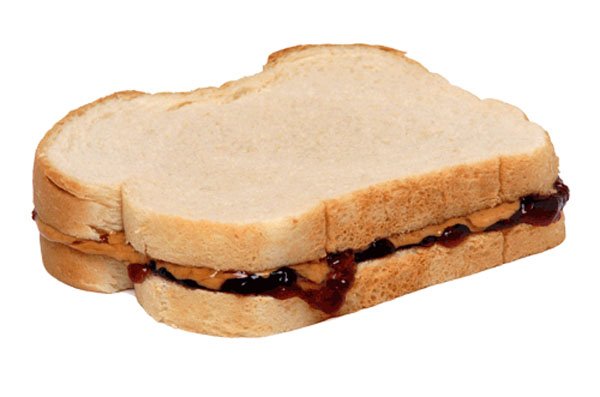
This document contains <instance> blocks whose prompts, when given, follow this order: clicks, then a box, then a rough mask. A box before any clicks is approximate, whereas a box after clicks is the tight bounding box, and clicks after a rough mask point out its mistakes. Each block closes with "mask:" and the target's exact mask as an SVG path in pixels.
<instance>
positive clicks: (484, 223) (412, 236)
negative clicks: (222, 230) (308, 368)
mask: <svg viewBox="0 0 600 397" xmlns="http://www.w3.org/2000/svg"><path fill="white" fill-rule="evenodd" d="M518 209H519V202H518V201H514V202H509V203H503V204H500V205H498V206H496V207H494V208H489V209H485V210H481V211H477V212H474V213H472V214H469V215H467V216H464V217H456V218H452V219H449V220H447V221H446V222H444V223H441V224H439V225H431V226H427V227H425V228H423V229H420V230H416V231H413V232H409V233H399V234H394V235H392V236H389V237H388V238H387V239H388V240H389V241H391V242H392V243H393V244H394V246H396V247H402V246H409V245H413V244H418V243H419V242H421V241H422V240H423V239H424V238H425V237H428V236H436V237H438V236H440V235H441V234H442V232H443V231H444V229H446V228H447V227H449V226H452V225H456V224H463V225H466V226H467V227H468V228H469V229H470V230H471V232H474V233H476V232H481V231H484V230H485V229H486V228H487V227H489V226H491V225H493V224H495V223H496V222H498V221H500V220H503V219H508V218H510V216H511V215H512V214H514V213H515V211H517V210H518ZM35 220H36V223H37V225H38V228H39V230H40V233H41V234H42V235H43V236H44V237H45V238H46V239H47V240H50V241H53V242H57V243H61V244H65V245H67V246H69V247H71V248H73V249H75V250H78V251H81V252H83V253H86V254H95V255H105V256H109V257H111V258H114V259H117V260H119V261H122V262H124V263H126V264H128V263H147V262H148V261H150V258H148V257H147V256H146V255H144V254H142V253H140V252H137V251H136V250H134V249H133V247H132V246H131V245H130V244H128V243H127V240H126V238H125V234H124V233H123V232H117V233H112V234H106V235H103V236H102V238H101V239H100V241H95V240H81V239H77V238H75V237H73V236H69V235H66V234H64V233H61V232H60V231H58V230H56V229H55V228H53V227H52V226H50V225H48V224H46V223H44V222H43V221H42V220H40V219H39V217H36V219H35ZM157 266H158V267H162V268H165V269H166V270H167V271H169V272H170V273H171V274H172V275H173V276H174V277H175V278H177V279H179V280H186V279H187V280H193V281H195V282H196V283H198V284H199V285H200V286H202V287H205V288H208V289H212V290H218V289H220V288H221V286H222V285H223V283H224V282H225V281H226V280H228V279H232V278H239V277H244V276H246V275H247V274H246V273H245V272H243V271H220V270H215V269H210V268H207V267H192V266H181V265H177V264H174V263H168V262H163V261H157ZM287 267H289V268H292V269H293V270H294V271H295V272H296V273H297V274H298V275H299V276H300V277H301V278H300V279H299V282H300V283H302V284H303V285H304V287H305V288H309V289H310V288H313V287H315V286H316V285H319V284H321V283H323V282H324V281H325V280H326V278H327V275H328V274H329V272H330V268H329V266H328V264H327V259H326V258H322V259H318V260H314V261H311V262H305V263H300V264H295V265H289V266H287ZM274 270H275V269H274ZM269 273H270V271H265V272H261V273H258V275H260V276H266V275H268V274H269Z"/></svg>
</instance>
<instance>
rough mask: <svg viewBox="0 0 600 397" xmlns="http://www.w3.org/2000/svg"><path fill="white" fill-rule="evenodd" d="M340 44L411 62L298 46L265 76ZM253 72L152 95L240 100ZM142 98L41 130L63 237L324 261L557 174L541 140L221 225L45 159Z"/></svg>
mask: <svg viewBox="0 0 600 397" xmlns="http://www.w3.org/2000/svg"><path fill="white" fill-rule="evenodd" d="M339 47H344V48H356V49H360V50H364V51H381V52H383V53H385V54H389V55H390V56H395V57H401V58H402V59H404V60H409V58H406V57H405V55H404V53H403V52H401V51H397V50H393V49H390V48H387V47H380V46H368V45H363V44H356V45H349V46H335V45H328V46H298V47H292V48H289V49H285V50H282V51H279V52H277V53H274V54H272V55H271V56H270V57H269V61H268V62H267V64H266V65H265V67H264V69H265V72H263V73H267V72H268V71H269V70H270V69H273V68H274V67H275V66H278V67H284V66H285V63H286V62H292V61H294V58H295V57H299V56H309V55H310V54H311V53H313V52H314V51H322V50H323V49H324V48H325V49H327V50H334V49H336V48H339ZM409 62H414V61H412V60H409ZM414 63H415V64H416V62H414ZM420 67H422V66H420ZM423 69H425V68H423ZM260 76H261V74H258V75H256V76H251V77H247V78H244V79H241V80H238V81H234V82H229V83H226V84H224V85H223V86H221V87H220V88H206V89H199V90H195V91H192V92H189V93H177V94H166V93H165V94H158V95H179V96H181V98H182V100H183V101H185V100H189V99H192V98H199V97H203V98H204V97H209V96H210V97H215V98H217V97H218V98H220V100H226V99H227V98H228V97H234V96H236V95H241V94H240V91H244V92H247V91H252V90H253V89H255V88H254V87H255V86H256V84H255V82H256V81H258V79H259V77H260ZM141 95H148V94H144V93H141V92H136V91H125V92H119V93H115V94H113V95H110V96H108V97H104V98H101V99H99V100H97V101H95V102H92V103H90V104H88V105H85V106H83V107H81V108H79V109H77V110H75V111H73V112H71V113H69V114H68V115H67V116H66V117H65V118H63V119H62V120H61V121H59V122H58V123H57V124H56V125H55V126H54V127H53V128H52V129H51V130H50V131H49V132H48V133H47V134H46V136H45V138H44V139H43V140H42V141H41V142H40V145H39V146H38V150H37V152H36V157H35V163H34V181H33V183H34V203H35V206H36V210H37V212H38V215H39V216H40V217H41V219H42V220H43V221H44V222H45V223H47V224H49V225H51V226H52V227H54V228H56V229H58V230H60V231H61V232H63V233H65V234H68V235H71V236H75V237H78V238H82V239H91V240H99V239H100V238H101V235H102V234H104V233H111V232H117V231H124V233H125V235H126V237H127V239H128V241H129V242H130V243H131V244H132V246H133V247H134V248H135V249H136V250H137V251H139V252H141V253H144V254H147V255H149V256H151V257H153V258H156V259H161V260H165V261H169V262H173V263H178V264H182V265H187V266H203V267H212V268H215V269H219V270H246V271H252V272H257V271H263V270H267V269H270V268H273V267H276V266H279V265H280V264H281V263H287V264H295V263H302V262H305V261H309V260H314V259H318V258H322V257H323V256H325V254H326V252H335V251H340V250H344V249H347V248H358V247H362V246H364V245H366V244H368V243H370V242H371V241H373V240H375V239H377V238H383V237H386V236H389V235H392V234H395V233H401V232H407V231H411V230H418V229H421V228H423V227H426V226H428V225H433V224H438V223H440V222H442V221H444V220H446V219H449V218H452V217H454V216H460V215H466V214H469V213H472V212H474V211H477V210H481V209H485V208H491V207H493V206H495V205H498V204H499V203H501V202H504V201H511V200H514V199H517V198H519V197H521V196H525V195H527V194H532V193H541V194H543V193H548V192H550V191H551V190H552V184H553V182H554V180H555V179H556V177H557V175H558V165H557V164H558V163H557V158H556V156H555V154H554V149H553V147H552V144H551V143H550V140H549V139H547V140H546V144H545V145H544V146H542V147H540V148H539V149H538V150H536V151H535V152H533V153H527V154H523V155H517V156H508V157H503V158H498V159H491V160H486V161H482V162H480V163H476V164H468V165H465V166H458V167H454V168H449V169H444V170H442V171H439V172H433V173H429V174H424V175H419V176H416V177H414V178H409V179H402V180H392V181H388V182H385V183H381V184H378V185H374V186H370V187H368V188H366V189H363V190H359V191H355V192H352V193H349V194H347V195H344V196H341V197H337V198H334V199H330V200H323V201H322V202H321V203H319V204H317V205H316V206H315V207H313V208H311V209H309V210H307V211H305V212H304V213H302V214H297V215H295V216H290V217H289V218H285V219H280V220H277V221H273V222H268V221H265V222H258V223H253V224H232V225H224V224H220V223H217V222H209V221H193V220H189V219H183V218H181V217H177V216H170V215H168V214H159V213H153V212H152V211H148V210H147V209H145V208H142V207H140V206H139V205H137V203H136V200H135V194H133V193H130V189H129V188H125V189H123V188H122V187H120V186H118V187H106V186H104V187H103V186H92V185H88V184H85V183H82V182H80V181H77V180H75V179H73V178H71V177H69V176H68V175H65V174H63V173H61V171H60V170H59V169H57V168H55V167H54V166H53V165H52V164H51V163H50V162H49V161H48V159H47V158H46V156H45V150H46V148H47V147H48V145H50V144H51V142H52V139H53V137H54V136H55V135H56V134H59V133H60V130H61V128H62V126H63V125H65V124H66V123H70V122H73V121H74V120H75V119H76V118H77V117H79V116H80V115H82V114H84V113H85V112H87V111H88V110H89V109H91V108H93V107H96V106H101V105H102V104H104V103H107V102H109V101H130V100H135V98H137V97H139V96H141ZM184 103H185V102H184ZM489 103H490V106H502V107H505V108H506V110H507V111H508V112H520V111H519V110H518V109H516V108H514V107H512V106H510V105H506V104H503V103H501V102H499V101H489ZM520 114H521V115H522V117H523V118H524V119H525V116H524V115H523V114H522V113H521V112H520Z"/></svg>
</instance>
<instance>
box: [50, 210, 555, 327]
mask: <svg viewBox="0 0 600 397" xmlns="http://www.w3.org/2000/svg"><path fill="white" fill-rule="evenodd" d="M564 238H565V226H564V217H561V219H560V220H559V221H558V222H556V223H553V224H552V225H550V226H545V227H535V226H530V225H518V226H515V227H513V228H511V229H507V230H504V231H502V232H490V233H480V234H475V235H471V236H470V237H469V238H467V240H466V241H465V242H463V243H462V244H461V245H459V246H457V247H455V248H444V247H442V246H440V245H434V246H433V247H429V248H418V249H411V250H407V251H400V252H398V253H396V254H394V255H391V256H388V257H385V258H381V259H377V260H373V261H369V262H364V263H361V264H360V265H359V267H358V271H357V274H356V281H355V284H354V285H353V287H352V289H351V290H350V292H349V293H348V296H347V299H346V302H345V304H344V306H343V307H342V309H341V310H340V312H339V313H338V314H337V315H343V314H348V313H352V312H355V311H358V310H360V309H363V308H366V307H370V306H374V305H376V304H379V303H382V302H385V301H388V300H391V299H394V298H396V297H398V296H401V295H404V294H407V293H410V292H413V291H416V290H419V289H421V288H425V287H428V286H431V285H435V284H439V283H442V282H446V281H449V280H452V279H456V278H459V277H464V276H467V275H470V274H473V273H477V272H480V271H482V270H486V269H489V268H492V267H495V266H498V265H500V264H502V263H506V262H510V261H513V260H516V259H519V258H522V257H524V256H528V255H532V254H535V253H539V252H542V251H545V250H547V249H549V248H552V247H555V246H557V245H558V244H560V243H561V242H562V241H563V240H564ZM41 247H42V257H43V260H44V264H45V266H46V268H47V269H48V272H49V273H50V274H52V275H53V276H54V277H56V278H58V279H59V280H61V281H63V282H65V283H67V284H69V285H73V286H75V287H78V288H83V289H90V290H97V291H102V292H113V291H116V290H119V289H126V288H131V282H130V281H129V279H128V278H127V272H126V267H125V265H124V264H123V263H121V262H118V261H115V260H112V259H110V258H108V257H104V256H99V255H88V254H82V253H80V252H77V251H75V250H73V249H71V248H69V247H67V246H64V245H61V244H58V243H52V242H49V241H45V239H43V238H41ZM135 292H136V297H137V299H138V301H139V302H140V304H141V305H142V307H143V308H144V309H145V310H146V312H147V313H148V314H150V315H151V316H152V317H154V318H155V319H156V320H157V321H160V322H164V323H166V324H168V325H171V326H174V327H177V328H182V329H185V330H188V331H193V332H199V333H204V334H209V335H217V336H244V337H254V336H266V335H271V334H275V333H280V332H285V331H290V330H293V329H296V328H300V327H304V326H307V325H311V324H315V323H318V322H320V321H323V320H325V319H327V318H329V317H330V316H328V315H326V314H324V313H322V312H320V311H318V310H316V309H313V308H311V307H310V306H308V305H307V304H306V303H305V302H304V301H302V300H301V299H298V298H292V299H288V300H278V299H274V298H271V297H268V296H239V295H235V294H227V293H219V292H210V291H205V290H190V289H187V288H184V287H182V286H180V285H178V284H175V283H172V282H169V281H166V280H164V279H162V278H159V277H156V276H150V277H148V278H147V279H146V280H145V281H144V282H143V283H141V284H135Z"/></svg>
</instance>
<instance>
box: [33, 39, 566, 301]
mask: <svg viewBox="0 0 600 397" xmlns="http://www.w3.org/2000/svg"><path fill="white" fill-rule="evenodd" d="M107 151H109V152H110V156H107V155H106V153H107ZM557 175H558V161H557V158H556V156H555V154H554V150H553V147H552V144H551V142H550V140H549V138H548V135H547V133H546V132H545V131H544V130H543V129H542V128H541V127H539V126H538V125H536V124H534V123H532V122H530V121H528V120H527V118H526V117H525V116H524V115H523V113H522V112H521V111H519V110H518V109H516V108H514V107H512V106H510V105H507V104H505V103H502V102H500V101H496V100H480V99H479V98H477V97H475V96H474V95H472V94H470V93H468V92H466V91H464V90H461V89H459V88H457V87H455V86H452V85H451V84H449V83H448V82H447V81H446V80H445V79H443V78H442V77H440V76H439V75H437V74H433V73H430V72H428V71H427V70H426V69H425V68H424V67H422V66H421V65H420V64H418V63H417V62H415V61H413V60H411V59H409V58H407V57H406V56H405V55H404V53H402V52H400V51H396V50H392V49H389V48H385V47H377V46H365V45H349V46H300V47H294V48H290V49H287V50H283V51H280V52H278V53H275V54H273V55H272V56H271V57H269V61H268V63H267V64H266V65H265V67H264V69H263V71H262V72H261V73H259V74H257V75H254V76H251V77H246V78H243V79H241V80H237V81H234V82H230V83H226V84H224V85H223V86H221V87H218V88H213V87H210V88H203V89H199V90H195V91H192V92H187V93H160V94H154V95H150V94H145V93H140V92H135V91H128V92H121V93H116V94H113V95H111V96H108V97H106V98H102V99H100V100H98V101H96V102H94V103H91V104H89V105H86V106H84V107H82V108H80V109H78V110H75V111H73V112H71V113H70V114H69V115H67V116H66V117H65V118H64V119H63V120H61V121H60V122H59V123H57V124H56V125H55V126H54V127H53V128H52V129H51V130H50V131H49V132H48V134H47V135H46V137H45V138H44V139H43V140H42V142H41V143H40V145H39V147H38V150H37V152H36V157H35V164H34V203H35V207H36V211H37V212H38V216H39V217H40V219H42V220H43V221H44V223H46V224H48V225H50V226H52V227H54V228H56V229H57V230H60V231H61V232H63V233H65V234H68V235H71V236H74V237H77V238H81V239H91V240H99V239H100V238H101V237H102V236H103V235H105V234H110V233H114V232H120V231H123V232H124V233H125V236H126V238H127V241H128V242H129V243H130V244H131V245H132V246H133V247H134V248H135V249H136V250H137V251H138V252H140V253H141V254H144V255H147V256H149V257H152V258H156V259H160V260H164V261H169V262H172V263H177V264H181V265H187V266H204V267H210V268H214V269H219V270H245V271H263V270H267V269H272V268H276V267H279V266H282V265H285V264H295V263H302V262H306V261H309V260H314V259H317V258H323V257H324V256H325V255H326V254H327V253H328V252H336V251H341V250H344V249H347V248H353V249H360V248H362V247H364V246H366V245H367V244H369V243H370V242H372V241H373V240H375V239H377V238H382V237H386V236H389V235H392V234H396V233H402V232H408V231H412V230H418V229H421V228H423V227H425V226H428V225H433V224H438V223H441V222H443V221H444V220H447V219H449V218H452V217H455V216H461V215H465V214H469V213H472V212H474V211H477V210H480V209H484V208H491V207H493V206H496V205H498V204H500V203H503V202H507V201H514V200H516V199H518V198H519V197H521V196H524V195H527V194H532V193H547V192H550V191H551V190H552V184H553V182H554V180H555V179H556V177H557ZM46 245H47V244H46ZM43 246H44V245H43ZM286 304H287V303H286Z"/></svg>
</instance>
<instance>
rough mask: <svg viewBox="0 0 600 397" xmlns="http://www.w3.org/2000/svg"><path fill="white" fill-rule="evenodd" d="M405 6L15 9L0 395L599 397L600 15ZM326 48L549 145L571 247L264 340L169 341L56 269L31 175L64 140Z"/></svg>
mask: <svg viewBox="0 0 600 397" xmlns="http://www.w3.org/2000/svg"><path fill="white" fill-rule="evenodd" d="M217 3H218V5H217ZM392 4H394V5H393V6H392ZM411 4H412V5H408V4H402V2H395V1H394V2H392V1H390V2H387V3H381V2H377V1H373V0H371V1H368V2H365V3H364V4H353V3H351V2H341V3H337V4H336V3H333V2H325V1H324V0H321V1H319V2H315V3H311V2H309V1H302V2H298V3H295V4H294V3H288V2H284V1H279V2H274V3H273V4H272V5H267V4H263V3H260V2H256V1H247V2H245V3H244V4H232V3H226V2H219V1H214V2H200V1H198V2H189V3H187V4H184V3H180V2H176V1H170V2H168V3H167V2H164V3H158V2H154V1H145V2H139V3H136V4H134V3H129V2H125V1H122V2H109V1H103V2H98V3H96V4H95V5H92V3H91V2H85V1H79V2H75V1H74V2H72V3H70V4H67V3H64V2H57V1H44V2H39V3H37V4H35V3H31V2H27V1H14V2H2V5H1V6H0V43H1V47H0V58H1V60H0V71H1V73H0V100H1V104H0V112H1V113H0V136H1V139H2V142H1V148H2V153H1V157H0V159H1V161H2V164H1V167H0V169H1V170H2V182H3V186H2V194H1V196H0V197H1V200H2V206H1V208H2V217H1V219H2V227H1V228H0V233H2V236H1V239H0V241H1V242H2V243H1V244H2V251H3V258H2V262H3V263H2V267H3V271H2V277H3V280H2V283H1V285H2V287H1V288H0V294H1V301H0V302H1V305H2V306H1V308H2V309H1V310H2V311H1V318H2V325H1V328H0V332H1V338H0V348H1V350H0V365H1V369H0V395H2V396H24V395H42V393H44V395H65V396H71V395H90V396H96V395H125V393H129V394H130V395H158V394H164V395H184V393H185V395H221V394H226V395H234V393H240V395H243V396H247V395H254V394H257V395H261V396H267V395H274V394H278V395H281V396H288V395H291V396H295V395H302V396H307V395H324V394H326V393H328V394H331V395H335V396H338V395H340V396H345V395H348V396H354V395H357V396H379V395H412V396H418V395H461V396H466V395H476V396H507V395H526V396H532V395H539V396H542V395H543V396H549V395H558V396H567V395H568V396H598V395H600V342H599V338H600V326H599V325H598V324H599V319H598V318H599V315H600V270H599V264H600V261H599V260H598V254H597V252H598V249H597V246H598V244H600V240H599V231H598V228H597V225H598V224H599V221H600V219H599V211H600V206H599V205H598V204H597V202H598V199H599V198H600V191H599V188H598V186H600V184H599V183H598V171H599V168H600V162H599V160H598V155H599V153H600V152H599V149H600V148H599V147H598V143H597V142H598V140H597V139H598V133H599V123H598V114H599V113H600V96H599V92H600V84H599V77H598V76H599V75H600V72H599V71H600V61H599V55H598V49H599V48H598V47H599V40H598V38H599V37H600V29H599V28H598V24H599V20H600V13H599V12H598V11H596V10H595V9H594V8H593V7H592V5H593V4H594V2H593V1H589V2H587V3H584V2H577V1H569V2H560V3H559V2H556V3H554V2H550V1H545V2H542V1H540V2H536V3H534V2H524V1H518V2H512V1H502V2H498V3H497V4H495V5H492V4H490V3H487V2H472V3H470V4H469V3H465V2H459V1H456V0H454V1H444V2H439V3H432V2H428V1H418V2H417V1H415V2H412V3H411ZM559 4H561V5H559ZM324 42H333V43H352V42H365V43H372V44H383V45H387V46H391V47H395V48H398V49H402V50H405V51H407V52H408V55H409V56H411V57H413V58H414V59H417V60H418V61H420V62H421V63H422V64H424V65H425V66H426V67H428V68H429V69H430V70H431V71H434V72H437V73H440V74H442V75H443V76H445V77H446V78H448V79H449V80H450V81H451V82H452V83H454V84H456V85H459V86H461V87H463V88H466V89H467V90H469V91H471V92H473V93H475V94H476V95H478V96H480V97H494V98H499V99H502V100H504V101H506V102H509V103H512V104H515V105H517V106H519V107H520V108H522V109H523V110H524V111H525V112H526V113H527V114H528V116H529V118H530V119H531V120H533V121H535V122H537V123H539V124H541V125H542V126H543V127H544V128H545V129H547V130H548V131H550V133H551V137H552V139H553V142H554V144H555V147H556V151H557V153H558V155H559V156H560V159H561V175H562V176H563V179H564V180H565V181H566V182H567V183H568V184H569V185H570V187H571V189H572V200H571V202H570V203H569V205H568V207H567V210H566V214H567V230H568V237H567V240H566V242H565V243H564V244H562V245H561V246H559V247H558V248H556V249H553V250H551V251H548V252H545V253H543V254H540V255H536V256H534V257H531V258H527V259H523V260H519V261H518V262H515V263H511V264H508V265H505V266H501V267H499V268H496V269H493V270H490V271H486V272H483V273H481V274H477V275H474V276H471V277H467V278H465V279H461V280H458V281H454V282H450V283H446V284H444V285H440V286H436V287H433V288H429V289H426V290H423V291H420V292H417V293H414V294H411V295H409V296H406V297H404V298H401V299H397V300H395V301H393V302H389V303H386V304H382V305H380V306H378V307H375V308H372V309H369V310H364V311H362V312H360V313H357V314H353V315H350V316H345V317H343V318H339V319H336V320H332V321H327V322H325V323H322V324H319V325H316V326H312V327H308V328H305V329H301V330H298V331H295V332H290V333H287V334H283V335H277V336H273V337H268V338H261V339H224V338H216V337H208V336H204V335H196V334H192V333H188V332H184V331H179V330H175V329H172V328H170V327H167V326H165V325H162V324H159V323H156V322H155V321H154V320H152V319H151V318H150V317H149V316H148V315H146V314H145V313H144V311H143V310H142V309H141V307H139V305H138V303H137V302H136V300H135V298H134V296H133V295H132V294H130V293H119V294H114V295H102V294H95V293H88V292H83V291H79V290H76V289H73V288H71V287H68V286H66V285H63V284H61V283H60V282H58V281H56V280H55V279H53V278H52V277H51V276H49V275H48V274H47V273H46V272H45V271H44V269H43V266H42V263H41V260H40V255H39V247H38V242H37V231H36V228H35V225H34V223H33V222H32V221H31V219H30V212H31V210H32V200H31V197H32V193H31V171H32V164H33V155H34V150H35V147H36V144H37V142H38V141H39V140H40V139H41V138H42V136H43V135H44V133H45V132H46V131H47V130H48V129H49V128H50V127H51V126H52V125H53V123H55V122H56V121H58V120H59V119H60V118H62V117H63V116H64V115H65V114H66V113H67V112H68V111H69V110H71V109H73V108H76V107H79V106H80V105H82V104H85V103H87V102H90V101H93V100H95V99H96V98H98V97H100V96H104V95H107V94H110V93H112V92H114V91H118V90H124V89H135V90H142V91H149V92H157V91H178V90H190V89H193V88H196V87H200V86H206V85H220V84H222V83H223V82H225V81H227V80H230V79H236V78H239V77H241V76H244V75H248V74H253V73H256V72H258V71H259V70H260V69H261V67H262V65H263V63H264V62H265V61H266V58H267V55H268V54H269V53H271V52H273V51H275V50H278V49H281V48H284V47H288V46H291V45H295V44H302V43H324ZM115 144H118V143H115Z"/></svg>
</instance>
